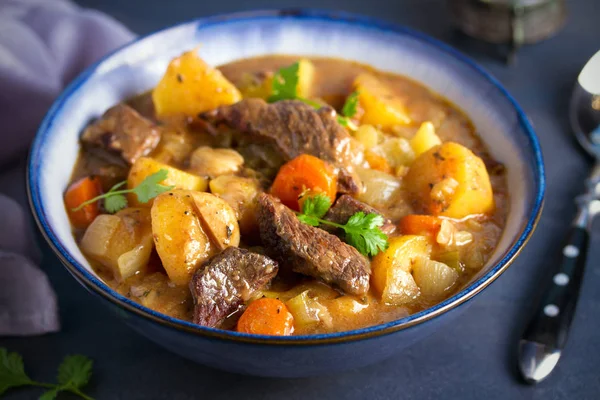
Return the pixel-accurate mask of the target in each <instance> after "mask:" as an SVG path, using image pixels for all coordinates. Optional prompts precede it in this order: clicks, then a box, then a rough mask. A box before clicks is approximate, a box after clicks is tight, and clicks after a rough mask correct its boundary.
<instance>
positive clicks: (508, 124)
mask: <svg viewBox="0 0 600 400" xmlns="http://www.w3.org/2000/svg"><path fill="white" fill-rule="evenodd" d="M198 44H201V49H200V54H201V56H202V57H203V58H204V59H205V60H206V61H207V62H208V63H210V64H212V65H221V64H224V63H227V62H230V61H233V60H237V59H241V58H247V57H253V56H259V55H266V54H293V55H308V56H311V55H313V56H327V57H338V58H343V59H348V60H355V61H358V62H361V63H365V64H369V65H371V66H373V67H375V68H377V69H381V70H385V71H390V72H394V73H398V74H402V75H405V76H407V77H409V78H412V79H413V80H415V81H418V82H420V83H421V84H423V85H425V86H426V87H428V88H429V89H431V90H433V91H434V92H436V93H438V94H440V95H442V96H443V97H445V98H447V99H448V100H449V101H451V102H452V103H453V104H455V105H457V106H458V107H459V108H460V109H462V110H463V111H464V112H465V113H466V114H467V115H468V116H469V117H470V119H471V120H472V122H473V124H474V125H475V128H476V131H477V133H478V135H480V136H481V137H482V139H483V140H484V142H485V143H486V145H487V146H488V148H489V150H490V152H491V154H492V155H493V156H494V157H495V158H496V159H497V160H498V161H500V162H502V163H503V164H504V165H505V166H507V180H508V187H509V191H510V212H509V216H508V220H507V224H506V227H505V231H504V233H503V236H502V238H501V240H500V243H499V245H498V247H497V248H496V250H495V251H494V253H493V254H492V257H491V258H490V260H489V261H488V263H487V264H486V265H485V266H484V268H483V269H482V270H481V271H480V272H479V273H478V274H477V275H476V276H475V277H474V278H473V279H472V280H471V282H469V283H468V284H467V285H466V286H465V287H463V288H462V289H461V290H460V291H458V292H457V293H456V294H455V295H453V296H451V297H450V298H448V299H446V300H444V301H442V302H441V303H439V304H437V305H436V306H434V307H431V308H429V309H427V310H424V311H422V312H418V313H416V314H413V315H410V316H408V317H405V318H402V319H399V320H396V321H393V322H389V323H386V324H381V325H377V326H372V327H368V328H363V329H359V330H353V331H347V332H340V333H333V334H320V335H311V336H289V337H269V336H253V335H247V334H243V333H237V332H229V331H223V330H219V329H213V328H206V327H201V326H198V325H194V324H192V323H190V322H187V321H182V320H178V319H175V318H172V317H169V316H166V315H163V314H160V313H157V312H155V311H153V310H150V309H148V308H145V307H143V306H142V305H140V304H138V303H136V302H134V301H132V300H130V299H129V298H127V297H124V296H122V295H120V294H118V293H117V292H115V291H114V290H112V289H111V288H110V287H109V286H108V285H106V284H105V283H104V282H103V281H102V280H101V279H100V278H99V277H98V275H97V274H96V273H95V272H94V270H93V269H92V268H91V266H90V265H89V263H88V262H87V260H86V259H85V257H84V256H83V254H82V253H81V251H80V249H79V248H78V246H77V243H76V242H75V239H74V237H73V235H72V233H71V227H70V224H69V220H68V217H67V214H66V211H65V207H64V205H63V192H64V190H65V188H66V186H67V184H68V182H69V179H70V176H71V172H72V169H73V165H74V164H75V161H76V158H77V154H78V150H79V142H78V138H79V135H80V134H81V131H82V129H83V128H84V127H85V126H86V124H87V123H88V122H89V121H90V120H92V119H94V118H97V117H99V116H100V115H102V113H103V112H104V111H105V110H106V109H108V108H109V107H110V106H112V105H114V104H115V103H117V102H119V101H122V100H124V99H127V98H129V97H131V96H133V95H136V94H139V93H142V92H145V91H147V90H149V89H151V88H152V87H153V86H154V85H156V83H157V82H158V80H159V79H160V77H161V76H162V74H163V73H164V71H165V69H166V66H167V64H168V62H169V61H170V60H171V59H172V58H173V57H175V56H177V55H179V54H181V53H182V52H184V51H187V50H190V49H192V48H194V47H196V46H198ZM27 180H28V184H27V187H28V192H29V198H30V203H31V208H32V211H33V214H34V216H35V218H36V221H37V223H38V225H39V227H40V230H41V232H42V234H43V236H44V237H45V238H46V240H47V241H48V243H49V244H50V246H51V247H52V248H53V250H54V252H55V253H56V254H57V256H58V257H59V259H60V260H61V262H62V263H63V264H64V265H65V267H66V268H67V269H68V270H69V272H70V273H71V274H72V275H73V276H74V277H75V278H76V279H77V280H78V281H79V282H80V283H81V284H82V285H83V286H84V287H85V288H86V289H88V290H89V291H90V292H92V293H94V294H96V295H97V296H98V297H99V298H100V299H101V300H102V301H103V302H105V303H106V304H107V305H109V306H110V307H112V308H113V309H114V310H115V311H116V312H117V313H118V314H119V315H121V316H122V317H123V319H124V320H125V322H126V323H127V324H129V325H130V326H132V327H133V328H134V329H135V330H136V331H138V332H139V333H141V334H142V335H144V336H146V337H148V338H150V339H151V340H153V341H155V342H157V343H159V344H161V345H162V346H164V347H166V348H168V349H170V350H172V351H174V352H176V353H178V354H180V355H182V356H184V357H187V358H189V359H192V360H195V361H197V362H199V363H202V364H205V365H209V366H212V367H215V368H220V369H224V370H229V371H233V372H239V373H245V374H253V375H263V376H282V377H298V376H308V375H316V374H322V373H331V372H335V371H340V370H344V369H349V368H355V367H359V366H363V365H367V364H370V363H373V362H376V361H379V360H382V359H384V358H387V357H390V356H392V355H394V354H397V353H398V352H399V351H400V350H401V349H403V348H406V347H407V346H409V345H411V344H413V343H415V342H416V341H418V340H420V339H422V338H424V337H426V336H427V335H429V334H430V333H432V332H434V331H436V330H437V329H438V328H440V327H441V326H442V325H443V324H445V323H448V322H450V321H451V320H452V319H453V318H454V317H455V316H457V315H458V314H459V313H460V312H462V311H463V310H465V309H466V307H464V306H462V305H464V304H465V303H466V302H467V301H468V300H470V299H471V298H473V297H474V296H475V295H476V294H478V293H480V292H481V291H482V290H484V289H485V288H486V287H487V286H488V285H489V284H490V283H492V281H494V280H495V279H496V278H497V277H498V276H499V275H500V274H501V273H502V272H503V271H504V270H505V269H506V268H507V267H508V266H509V265H510V264H511V262H512V261H513V259H514V258H515V257H516V256H517V254H518V253H519V251H520V250H521V249H522V248H523V246H524V245H525V243H526V242H527V240H528V238H529V236H530V235H531V233H532V232H533V229H534V228H535V225H536V223H537V220H538V218H539V215H540V212H541V208H542V202H543V196H544V185H545V184H544V168H543V160H542V156H541V150H540V146H539V143H538V140H537V138H536V136H535V133H534V132H533V129H532V127H531V124H530V123H529V121H528V120H527V118H526V116H525V114H524V113H523V111H522V110H521V108H520V107H519V106H518V105H517V103H516V102H515V100H514V99H513V98H512V97H511V96H510V95H509V94H508V93H507V91H506V90H505V89H504V88H503V87H502V86H501V85H500V84H499V83H498V81H496V80H495V79H494V78H493V77H491V76H490V75H489V74H488V73H486V72H485V71H484V70H483V69H481V68H480V67H479V66H477V65H476V64H475V63H474V62H472V61H471V60H469V59H468V58H467V57H465V56H463V55H462V54H460V53H459V52H457V51H456V50H454V49H452V48H451V47H449V46H447V45H445V44H443V43H441V42H438V41H436V40H435V39H432V38H430V37H428V36H426V35H424V34H421V33H419V32H415V31H412V30H410V29H407V28H404V27H399V26H396V25H392V24H390V23H386V22H382V21H377V20H373V19H370V18H367V17H362V16H358V15H353V14H347V13H339V12H325V11H317V10H270V11H257V12H251V13H238V14H229V15H222V16H215V17H209V18H204V19H199V20H194V21H190V22H185V23H182V24H179V25H176V26H174V27H171V28H167V29H165V30H162V31H159V32H156V33H153V34H151V35H148V36H145V37H142V38H140V39H138V40H136V41H134V42H132V43H130V44H128V45H126V46H124V47H122V48H120V49H118V50H116V51H115V52H113V53H112V54H109V55H108V56H106V57H105V58H103V59H102V60H100V61H99V62H98V63H96V64H94V65H92V66H91V67H89V68H88V69H87V70H86V71H85V72H83V73H82V74H81V75H80V76H79V77H78V78H77V79H76V80H75V81H74V82H73V83H72V84H71V85H70V86H69V87H68V88H67V89H66V90H65V91H64V92H63V93H62V94H61V96H60V97H59V98H58V99H57V100H56V102H55V103H54V105H53V106H52V107H51V109H50V111H49V112H48V114H47V116H46V118H45V119H44V121H43V123H42V125H41V127H40V129H39V131H38V133H37V135H36V138H35V140H34V143H33V145H32V148H31V153H30V159H29V164H28V172H27Z"/></svg>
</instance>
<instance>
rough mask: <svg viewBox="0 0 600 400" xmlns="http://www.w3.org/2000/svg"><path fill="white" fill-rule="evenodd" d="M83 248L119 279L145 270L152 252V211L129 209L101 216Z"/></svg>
mask: <svg viewBox="0 0 600 400" xmlns="http://www.w3.org/2000/svg"><path fill="white" fill-rule="evenodd" d="M81 249H82V250H83V252H84V253H85V254H86V255H87V256H89V257H90V258H91V259H93V260H95V261H98V262H99V263H101V264H102V265H104V266H105V267H107V268H109V269H110V270H111V271H112V272H113V275H114V277H115V279H117V280H119V281H122V280H124V279H127V278H129V277H130V276H132V275H134V274H136V273H139V272H142V271H144V269H145V268H146V266H147V264H148V260H149V259H150V253H151V251H152V230H151V224H150V212H149V210H148V209H147V208H126V209H124V210H121V211H119V212H118V213H117V214H115V215H106V214H103V215H99V216H98V217H97V218H96V219H95V220H94V221H93V222H92V224H91V225H90V226H89V227H88V229H87V230H86V231H85V234H84V235H83V238H82V239H81Z"/></svg>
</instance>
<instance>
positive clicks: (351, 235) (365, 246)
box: [343, 211, 389, 256]
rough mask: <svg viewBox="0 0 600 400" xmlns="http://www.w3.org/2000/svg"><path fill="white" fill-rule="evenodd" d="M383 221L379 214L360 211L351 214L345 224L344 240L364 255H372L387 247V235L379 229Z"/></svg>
mask: <svg viewBox="0 0 600 400" xmlns="http://www.w3.org/2000/svg"><path fill="white" fill-rule="evenodd" d="M383 223H384V220H383V217H382V216H381V215H379V214H375V213H370V214H365V213H364V212H362V211H359V212H357V213H356V214H354V215H352V216H351V217H350V219H349V220H348V222H346V225H345V226H344V228H343V229H344V231H345V232H346V241H347V242H348V243H349V244H351V245H352V246H354V247H356V248H357V250H358V251H360V252H361V253H362V254H364V255H368V256H374V255H376V254H377V253H379V252H380V251H384V250H385V249H387V248H388V245H389V244H388V240H387V239H388V237H387V235H386V234H385V233H383V232H382V231H381V229H379V227H380V226H382V225H383Z"/></svg>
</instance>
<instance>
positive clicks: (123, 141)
mask: <svg viewBox="0 0 600 400" xmlns="http://www.w3.org/2000/svg"><path fill="white" fill-rule="evenodd" d="M160 136H161V135H160V128H159V127H158V126H156V125H155V124H154V123H153V122H152V121H150V120H148V119H146V118H144V117H142V116H141V115H140V114H139V113H138V112H137V111H135V110H134V109H133V108H131V107H130V106H128V105H126V104H117V105H116V106H114V107H112V108H110V109H109V110H108V111H106V112H105V113H104V115H103V116H102V117H101V118H100V119H99V120H97V121H95V122H93V123H92V124H90V125H89V126H88V127H87V128H86V130H85V131H84V132H83V135H82V136H81V141H82V142H83V144H84V145H86V146H88V147H92V148H101V149H104V150H106V151H107V152H108V153H110V154H117V155H120V156H121V157H122V158H123V160H125V161H126V162H127V163H129V164H133V163H134V162H135V160H137V159H138V158H139V157H142V156H145V155H148V154H149V153H150V152H151V151H152V150H154V148H155V147H156V145H157V144H158V142H159V141H160Z"/></svg>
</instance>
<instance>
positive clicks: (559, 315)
mask: <svg viewBox="0 0 600 400" xmlns="http://www.w3.org/2000/svg"><path fill="white" fill-rule="evenodd" d="M571 229H572V230H571V232H570V234H569V237H568V240H567V241H566V243H565V245H564V247H563V248H562V260H561V262H560V265H559V267H558V269H557V270H556V272H555V273H554V275H553V276H552V279H551V280H550V281H549V282H548V284H547V285H546V287H545V288H544V292H543V293H542V296H541V301H540V303H539V304H538V306H537V308H536V310H535V313H534V315H533V316H532V319H531V321H530V322H529V325H528V326H527V328H526V329H525V333H524V335H523V339H525V340H529V341H532V342H536V343H540V344H544V345H546V346H550V347H551V348H554V349H562V348H564V345H565V343H566V341H567V335H568V332H569V327H570V325H571V321H572V320H573V315H574V313H575V307H576V305H577V299H578V297H579V289H580V286H581V280H582V277H583V272H584V269H585V261H586V256H587V250H588V241H589V237H588V232H587V231H586V230H585V229H584V228H582V227H573V228H571Z"/></svg>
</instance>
